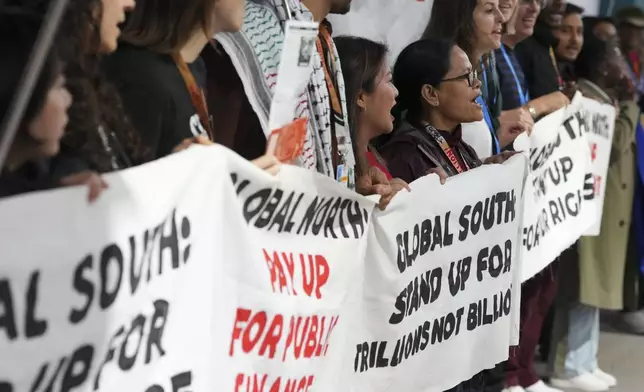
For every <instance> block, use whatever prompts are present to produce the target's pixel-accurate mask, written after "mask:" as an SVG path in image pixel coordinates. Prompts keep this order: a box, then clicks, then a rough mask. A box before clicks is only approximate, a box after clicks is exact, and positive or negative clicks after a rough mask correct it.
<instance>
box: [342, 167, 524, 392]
mask: <svg viewBox="0 0 644 392" xmlns="http://www.w3.org/2000/svg"><path fill="white" fill-rule="evenodd" d="M526 170H527V159H525V157H523V155H519V156H516V157H514V158H512V159H511V160H510V161H509V162H507V163H506V164H504V165H484V166H483V167H480V168H477V169H474V170H471V171H468V172H466V173H463V174H460V175H458V176H456V177H452V178H449V179H448V180H447V182H446V184H445V185H441V184H440V183H439V181H438V178H437V176H434V175H432V176H427V177H424V178H422V179H419V180H417V181H415V182H414V183H412V184H411V188H412V189H411V192H403V193H401V194H399V195H398V196H396V198H395V199H394V200H393V202H392V203H391V205H389V207H388V208H387V210H385V211H376V212H375V213H374V218H373V227H372V230H371V232H370V233H369V246H368V249H367V254H366V258H365V267H364V276H363V277H362V278H361V280H362V291H361V292H360V293H358V295H357V296H356V298H355V301H357V302H358V305H357V306H355V309H354V316H353V318H352V320H354V324H353V326H352V328H351V334H350V339H349V340H348V341H347V345H348V347H349V350H351V354H352V355H350V356H349V357H348V358H347V359H346V360H345V366H346V367H348V368H350V369H351V370H352V371H353V377H352V380H353V383H352V384H351V385H352V386H353V389H352V390H353V391H356V392H358V391H360V392H377V391H390V390H397V391H413V392H421V391H422V392H438V391H444V390H446V389H448V388H451V387H453V386H455V385H456V384H458V383H459V382H461V381H463V380H467V379H469V378H470V377H472V376H473V375H474V374H476V373H478V372H479V371H481V370H483V369H486V368H491V367H493V366H494V365H496V364H497V363H499V362H501V361H504V360H505V359H507V357H508V353H509V351H508V350H509V346H510V345H514V344H516V343H517V338H518V315H519V311H518V309H519V308H518V307H519V303H520V286H521V285H520V280H519V278H520V275H519V265H520V244H519V242H518V241H519V239H520V236H519V234H520V227H521V219H522V214H523V211H522V206H523V200H522V192H523V187H524V179H525V175H526ZM483 353H484V354H483Z"/></svg>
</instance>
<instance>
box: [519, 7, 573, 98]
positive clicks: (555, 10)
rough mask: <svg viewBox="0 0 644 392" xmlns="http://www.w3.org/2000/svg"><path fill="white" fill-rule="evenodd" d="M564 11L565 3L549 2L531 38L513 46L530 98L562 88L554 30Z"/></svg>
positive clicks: (559, 22)
mask: <svg viewBox="0 0 644 392" xmlns="http://www.w3.org/2000/svg"><path fill="white" fill-rule="evenodd" d="M565 8H566V1H565V0H552V1H550V3H548V5H547V6H546V7H544V8H543V10H542V11H541V13H540V14H539V17H538V18H537V23H536V24H535V26H534V33H533V35H532V37H530V38H527V39H525V40H524V41H522V42H521V43H519V44H518V45H516V47H515V54H516V56H517V59H519V63H520V64H521V68H522V69H523V72H524V74H525V78H526V82H527V83H528V92H529V93H530V97H532V98H533V99H534V98H539V97H541V96H544V95H547V94H550V93H553V92H555V91H562V90H563V88H564V82H563V80H562V78H561V76H560V75H559V69H558V68H557V61H556V58H555V52H554V50H555V47H556V46H557V38H556V37H555V35H554V31H553V30H554V29H556V28H558V27H559V25H561V20H562V18H563V13H564V11H565Z"/></svg>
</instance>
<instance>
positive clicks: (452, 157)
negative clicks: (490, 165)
mask: <svg viewBox="0 0 644 392" xmlns="http://www.w3.org/2000/svg"><path fill="white" fill-rule="evenodd" d="M425 130H426V131H427V133H429V135H430V136H431V137H433V138H434V140H435V141H436V143H438V145H439V146H440V147H441V149H442V150H443V154H445V156H446V157H447V159H449V162H450V163H451V164H452V167H454V169H456V171H457V172H458V173H463V171H464V170H463V167H462V166H461V164H460V163H459V162H458V159H456V154H455V153H454V150H452V147H450V146H449V144H447V140H445V138H444V137H443V135H441V134H440V133H438V131H437V130H436V129H434V127H432V126H431V125H429V124H425ZM461 159H462V160H463V163H464V164H465V167H466V168H467V169H468V170H469V169H470V168H469V166H468V165H467V162H465V159H464V158H463V154H461Z"/></svg>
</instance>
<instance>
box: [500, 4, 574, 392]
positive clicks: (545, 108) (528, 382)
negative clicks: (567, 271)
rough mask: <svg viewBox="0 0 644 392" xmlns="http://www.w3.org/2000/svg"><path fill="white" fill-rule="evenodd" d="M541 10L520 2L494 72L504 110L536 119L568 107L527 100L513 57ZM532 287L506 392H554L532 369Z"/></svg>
mask: <svg viewBox="0 0 644 392" xmlns="http://www.w3.org/2000/svg"><path fill="white" fill-rule="evenodd" d="M540 10H541V4H540V2H538V1H534V0H521V1H520V3H519V5H518V8H517V11H516V22H515V24H514V26H513V29H512V30H513V31H514V33H513V34H504V35H503V44H502V46H501V48H500V49H498V50H497V51H496V58H497V71H498V75H499V80H500V86H501V96H502V99H503V106H504V109H514V108H516V107H520V106H523V107H526V108H527V109H528V111H529V112H530V113H531V114H532V116H533V118H535V119H536V118H538V117H540V116H543V115H546V114H548V113H550V112H553V111H555V110H558V109H560V108H562V107H564V106H565V105H567V104H568V103H569V100H568V98H567V97H566V96H565V95H564V94H562V93H561V92H559V91H556V92H553V93H550V94H548V95H544V96H542V97H539V98H537V99H533V100H530V94H529V91H528V85H527V82H526V80H525V75H524V73H523V69H522V67H521V65H520V64H519V62H518V60H517V58H516V56H515V53H514V47H515V46H516V45H517V44H518V43H519V42H521V41H523V40H525V39H527V38H529V37H530V36H532V33H533V31H534V26H535V22H536V19H537V17H538V15H539V12H540ZM536 279H539V278H536ZM534 283H535V282H534V279H531V280H529V281H528V282H527V283H526V284H525V285H524V286H523V287H522V290H521V314H520V335H519V345H518V346H517V347H514V348H512V349H511V350H510V356H509V358H508V361H507V363H506V365H505V371H506V375H505V385H506V391H507V392H523V391H530V392H532V391H550V392H552V391H556V389H553V388H550V387H548V386H547V385H546V384H544V383H543V381H541V380H540V379H539V376H538V375H537V373H536V370H535V366H534V352H535V348H536V346H537V343H538V340H539V335H538V334H539V330H540V328H541V322H542V320H543V318H542V317H536V318H535V317H532V316H533V314H535V313H536V312H535V308H538V305H537V304H538V303H539V302H540V301H542V300H543V298H541V292H540V291H539V290H534V288H535V284H534ZM548 306H549V304H548Z"/></svg>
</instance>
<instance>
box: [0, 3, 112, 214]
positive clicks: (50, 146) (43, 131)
mask: <svg viewBox="0 0 644 392" xmlns="http://www.w3.org/2000/svg"><path fill="white" fill-rule="evenodd" d="M33 11H34V10H23V9H19V8H14V7H7V8H2V7H0V47H1V48H2V49H3V53H4V56H5V57H4V60H3V61H2V62H0V67H1V71H0V121H2V119H4V118H6V116H8V115H9V109H10V107H11V102H12V101H13V99H15V97H16V94H17V92H18V88H19V83H18V82H19V81H20V80H21V78H22V74H23V72H24V69H25V67H26V66H27V62H28V61H29V58H30V56H31V52H32V50H33V47H34V44H35V42H36V37H37V35H38V32H39V30H40V28H41V24H42V18H41V17H40V16H38V15H37V14H36V13H34V12H33ZM63 71H64V63H63V62H62V60H61V58H60V56H59V53H58V51H57V50H56V47H52V48H50V49H49V54H48V57H47V59H46V61H45V63H44V66H43V69H42V71H41V73H40V75H39V77H38V80H37V82H36V85H35V87H34V90H33V92H32V94H31V98H30V100H29V103H28V104H27V107H26V111H25V113H24V115H23V118H22V121H21V123H20V125H19V127H18V130H17V133H16V136H15V138H14V140H13V142H12V145H11V148H10V150H9V153H8V155H7V158H6V161H5V162H4V165H3V167H2V171H1V173H0V197H6V196H14V195H18V194H21V193H26V192H32V191H38V190H45V189H51V188H56V187H58V186H72V185H87V186H88V187H89V200H90V201H94V200H95V199H96V198H97V197H98V196H99V194H100V193H101V192H102V191H103V190H104V189H105V188H106V187H107V184H106V183H105V182H104V181H103V180H102V179H101V178H100V177H99V176H98V175H97V174H96V173H93V172H90V171H87V170H84V169H79V170H77V171H76V172H75V173H74V174H72V175H69V176H66V177H64V178H62V179H61V178H57V177H55V176H54V175H53V173H52V170H51V162H50V160H49V158H50V157H54V156H56V155H57V154H58V153H59V151H60V140H61V138H62V137H63V134H64V130H65V127H66V126H67V123H68V115H67V112H68V110H69V107H70V105H71V104H72V97H71V94H70V93H69V91H68V90H67V87H66V81H65V76H64V73H63Z"/></svg>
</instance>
